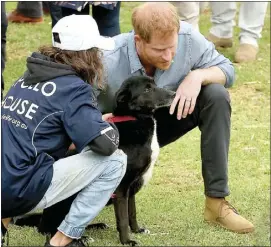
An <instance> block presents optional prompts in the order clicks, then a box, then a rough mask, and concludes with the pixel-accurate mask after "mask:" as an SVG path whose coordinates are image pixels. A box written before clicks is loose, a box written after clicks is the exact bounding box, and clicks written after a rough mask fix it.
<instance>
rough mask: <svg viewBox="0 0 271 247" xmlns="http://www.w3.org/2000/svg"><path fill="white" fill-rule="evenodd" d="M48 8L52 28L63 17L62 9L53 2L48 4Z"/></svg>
mask: <svg viewBox="0 0 271 247" xmlns="http://www.w3.org/2000/svg"><path fill="white" fill-rule="evenodd" d="M47 3H48V8H49V12H50V16H51V20H52V28H53V27H54V26H55V24H56V23H57V22H58V21H59V20H60V19H61V18H62V17H63V16H62V8H61V7H60V6H58V5H55V4H54V3H53V2H47Z"/></svg>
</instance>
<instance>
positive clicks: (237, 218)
mask: <svg viewBox="0 0 271 247" xmlns="http://www.w3.org/2000/svg"><path fill="white" fill-rule="evenodd" d="M204 220H205V221H207V222H210V223H215V224H219V225H221V226H222V227H224V228H226V229H228V230H230V231H233V232H237V233H249V232H253V231H254V226H253V224H252V223H251V222H250V221H248V220H247V219H245V218H244V217H242V216H241V215H239V214H238V213H237V211H236V209H235V208H234V207H233V206H231V204H230V203H229V202H227V201H226V200H225V199H224V198H211V197H206V201H205V211H204Z"/></svg>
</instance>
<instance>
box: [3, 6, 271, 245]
mask: <svg viewBox="0 0 271 247" xmlns="http://www.w3.org/2000/svg"><path fill="white" fill-rule="evenodd" d="M138 4H139V3H134V2H130V3H127V2H126V3H122V7H121V20H120V21H121V30H122V32H126V31H129V30H131V21H130V15H131V8H132V7H133V6H136V5H138ZM15 7H16V2H8V3H7V11H11V10H12V9H14V8H15ZM209 18H210V16H209V13H205V14H202V15H201V19H200V29H201V31H202V33H203V34H207V33H208V29H209V28H210V21H209ZM50 31H51V20H50V17H49V16H45V21H44V22H43V23H42V24H36V25H32V24H12V23H9V27H8V33H7V39H8V42H7V55H8V61H7V64H6V70H5V73H4V78H5V83H6V90H7V89H8V88H9V87H10V86H11V84H12V83H13V82H14V80H16V79H17V78H18V77H19V76H21V74H22V73H23V72H24V70H25V59H26V56H27V55H29V54H30V53H31V52H32V51H35V50H36V49H37V47H38V46H39V45H42V44H49V43H50V41H51V34H50ZM237 37H238V28H237V27H236V28H235V38H234V46H233V47H232V48H231V49H227V50H221V52H222V53H223V54H224V55H225V56H227V57H229V58H230V59H232V58H233V57H234V52H235V50H236V49H237V46H238V38H237ZM259 45H260V52H259V56H258V59H257V61H256V62H254V63H249V64H242V65H237V64H236V65H235V68H236V82H235V84H234V86H233V87H232V88H231V89H229V92H230V95H231V100H232V111H233V112H232V132H231V145H230V155H229V178H230V180H229V184H230V189H231V196H230V197H229V198H228V199H229V200H230V201H231V203H232V204H233V205H234V206H235V207H236V208H237V209H238V210H239V212H240V213H241V214H242V215H244V216H246V217H247V218H248V219H250V220H251V221H252V222H253V223H254V224H255V227H256V230H255V232H254V233H252V234H245V235H240V234H235V233H231V232H228V231H226V230H224V229H221V228H219V227H215V226H210V225H207V224H206V223H204V222H203V209H204V194H203V180H202V177H201V159H200V148H199V147H200V132H199V130H194V131H192V132H190V133H188V134H187V135H185V136H184V137H183V138H181V139H180V140H178V141H176V142H175V143H173V144H171V145H169V146H167V147H165V148H163V149H162V150H161V154H160V156H159V161H158V165H157V166H156V168H155V171H154V176H153V179H152V180H151V182H150V184H149V186H147V187H146V188H144V189H143V190H142V191H140V192H139V194H138V195H137V211H138V220H139V222H140V223H141V224H142V226H146V227H147V228H148V229H149V230H150V231H151V234H150V235H132V237H133V238H134V239H137V240H138V241H139V242H140V244H141V245H144V246H152V245H153V246H154V245H155V246H162V245H164V246H165V245H168V246H270V10H268V13H267V15H266V20H265V26H264V29H263V32H262V39H261V40H260V41H259ZM100 221H102V222H105V223H107V224H109V225H110V229H108V230H103V231H102V230H96V231H87V235H89V236H91V237H92V238H94V239H95V242H94V243H92V244H91V245H93V246H94V245H96V246H107V245H108V246H117V245H120V244H119V240H118V233H117V231H116V227H115V218H114V213H113V208H112V207H107V208H105V209H104V210H103V211H102V212H101V214H100V215H99V216H98V217H97V218H96V219H95V222H100ZM44 241H45V237H44V236H42V235H40V234H38V233H37V231H36V230H34V229H30V228H20V227H15V226H11V227H10V245H11V246H14V245H16V246H34V245H35V246H37V245H40V246H41V245H43V244H44Z"/></svg>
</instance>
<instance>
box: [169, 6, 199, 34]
mask: <svg viewBox="0 0 271 247" xmlns="http://www.w3.org/2000/svg"><path fill="white" fill-rule="evenodd" d="M170 3H171V4H173V5H174V6H175V7H176V8H177V12H178V15H179V16H180V19H181V20H182V21H186V22H188V23H190V24H191V25H193V27H194V28H195V29H196V30H199V24H198V23H199V13H200V6H199V2H181V1H177V2H170Z"/></svg>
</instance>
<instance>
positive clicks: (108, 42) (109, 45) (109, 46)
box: [96, 36, 115, 51]
mask: <svg viewBox="0 0 271 247" xmlns="http://www.w3.org/2000/svg"><path fill="white" fill-rule="evenodd" d="M96 47H97V48H100V49H102V50H107V51H111V50H114V49H115V41H114V39H112V38H111V37H103V36H100V38H99V40H98V41H97V43H96Z"/></svg>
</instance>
